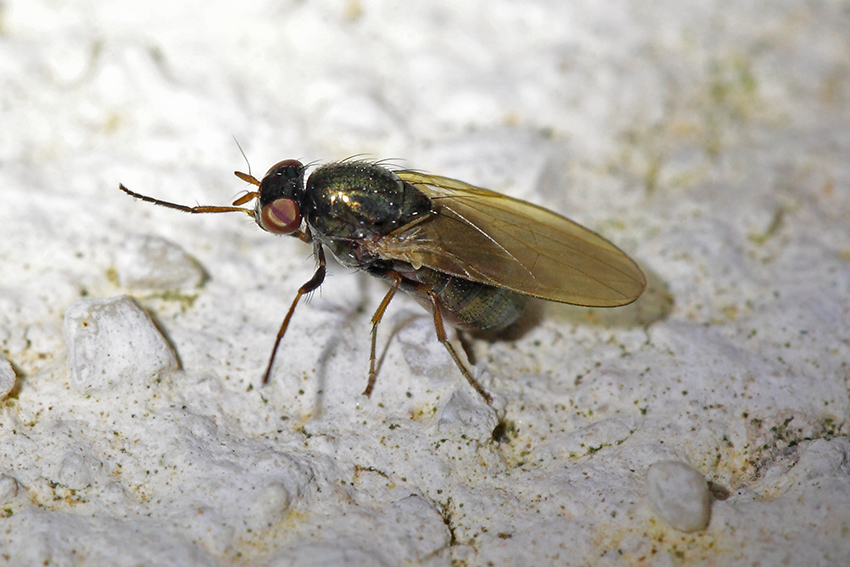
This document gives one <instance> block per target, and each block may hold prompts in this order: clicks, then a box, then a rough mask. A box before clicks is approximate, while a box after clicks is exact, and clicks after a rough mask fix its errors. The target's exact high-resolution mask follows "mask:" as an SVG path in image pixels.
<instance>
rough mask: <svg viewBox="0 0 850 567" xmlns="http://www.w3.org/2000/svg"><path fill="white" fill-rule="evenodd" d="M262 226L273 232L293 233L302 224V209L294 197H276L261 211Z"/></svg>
mask: <svg viewBox="0 0 850 567" xmlns="http://www.w3.org/2000/svg"><path fill="white" fill-rule="evenodd" d="M259 224H260V227H261V228H262V229H263V230H266V231H268V232H271V233H272V234H291V233H293V232H295V231H296V230H298V227H300V226H301V210H300V208H299V207H298V203H296V202H295V201H294V200H292V199H275V200H274V201H272V202H271V203H269V204H267V205H265V206H264V207H263V209H262V210H261V211H260V223H259Z"/></svg>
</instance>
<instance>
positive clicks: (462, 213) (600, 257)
mask: <svg viewBox="0 0 850 567" xmlns="http://www.w3.org/2000/svg"><path fill="white" fill-rule="evenodd" d="M396 174H397V175H398V176H399V177H400V178H401V179H403V180H404V181H406V182H408V183H410V184H412V185H414V186H415V187H416V188H417V189H419V190H421V191H423V192H424V193H425V194H426V195H428V196H429V197H430V198H431V200H432V202H433V206H434V214H433V215H432V216H430V217H426V218H425V219H424V220H422V221H421V222H415V223H411V224H410V225H407V226H405V227H402V228H401V229H399V230H398V231H397V232H396V233H393V234H391V235H388V236H387V237H385V238H384V239H382V240H383V242H382V243H381V248H382V252H383V253H384V255H385V257H389V258H394V259H398V260H403V261H406V262H409V263H410V264H412V265H413V266H414V267H419V266H427V267H429V268H432V269H434V270H437V271H439V272H444V273H447V274H451V275H454V276H459V277H462V278H465V279H468V280H472V281H476V282H480V283H484V284H489V285H493V286H496V287H502V288H507V289H510V290H512V291H516V292H518V293H522V294H525V295H531V296H534V297H539V298H542V299H546V300H549V301H558V302H561V303H571V304H575V305H585V306H589V307H614V306H617V305H625V304H627V303H631V302H632V301H634V300H635V299H637V298H638V297H639V296H640V294H641V293H642V292H643V290H644V288H645V287H646V278H644V275H643V273H642V272H641V271H640V268H638V267H637V265H636V264H635V263H634V261H633V260H632V259H631V258H629V257H628V256H626V254H625V253H623V252H622V251H621V250H620V249H619V248H617V247H616V246H614V245H613V244H611V243H610V242H608V241H607V240H605V239H604V238H602V237H601V236H599V235H598V234H596V233H595V232H593V231H590V230H588V229H586V228H584V227H582V226H579V225H578V224H576V223H574V222H572V221H570V220H568V219H566V218H564V217H562V216H560V215H558V214H555V213H553V212H552V211H548V210H546V209H544V208H542V207H538V206H536V205H532V204H531V203H526V202H524V201H519V200H517V199H512V198H510V197H506V196H504V195H500V194H499V193H495V192H493V191H488V190H486V189H481V188H478V187H473V186H472V185H468V184H466V183H463V182H461V181H457V180H455V179H449V178H446V177H439V176H435V175H426V174H422V173H417V172H413V171H397V172H396Z"/></svg>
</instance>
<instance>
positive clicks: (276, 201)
mask: <svg viewBox="0 0 850 567" xmlns="http://www.w3.org/2000/svg"><path fill="white" fill-rule="evenodd" d="M258 193H259V196H258V197H257V204H256V208H255V209H254V220H255V221H257V224H258V225H260V228H262V229H263V230H265V231H268V232H271V233H273V234H292V233H294V232H296V231H297V230H298V229H299V228H300V227H301V205H302V196H303V194H304V164H302V163H301V162H300V161H298V160H294V159H286V160H283V161H281V162H279V163H277V164H275V165H274V166H272V168H271V169H269V170H268V172H266V175H265V176H264V177H263V179H262V180H261V181H260V183H259V191H258Z"/></svg>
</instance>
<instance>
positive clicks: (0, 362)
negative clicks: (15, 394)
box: [0, 354, 17, 400]
mask: <svg viewBox="0 0 850 567" xmlns="http://www.w3.org/2000/svg"><path fill="white" fill-rule="evenodd" d="M16 380H17V377H16V376H15V369H14V368H12V365H11V364H10V363H9V361H8V360H6V359H5V358H4V357H3V355H2V354H0V400H2V399H3V398H5V397H6V396H8V395H9V392H11V391H12V389H13V388H14V387H15V381H16Z"/></svg>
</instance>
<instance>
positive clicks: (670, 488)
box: [646, 461, 712, 533]
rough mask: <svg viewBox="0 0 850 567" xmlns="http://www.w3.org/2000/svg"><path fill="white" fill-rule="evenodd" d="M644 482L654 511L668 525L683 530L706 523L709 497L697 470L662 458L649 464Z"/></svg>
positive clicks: (705, 484)
mask: <svg viewBox="0 0 850 567" xmlns="http://www.w3.org/2000/svg"><path fill="white" fill-rule="evenodd" d="M646 483H647V486H648V492H649V503H650V506H651V507H652V510H653V512H655V514H656V515H657V516H658V517H660V518H661V519H662V520H664V522H665V523H667V524H668V525H669V526H670V527H672V528H674V529H676V530H679V531H681V532H686V533H690V532H696V531H701V530H704V529H705V528H706V527H708V522H709V520H710V519H711V500H712V498H711V493H710V492H709V490H708V483H707V482H706V480H705V477H703V476H702V474H700V473H699V471H696V470H694V469H693V468H691V467H690V466H688V465H686V464H685V463H682V462H678V461H662V462H660V463H655V464H653V465H651V466H650V467H649V470H648V471H647V473H646Z"/></svg>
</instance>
